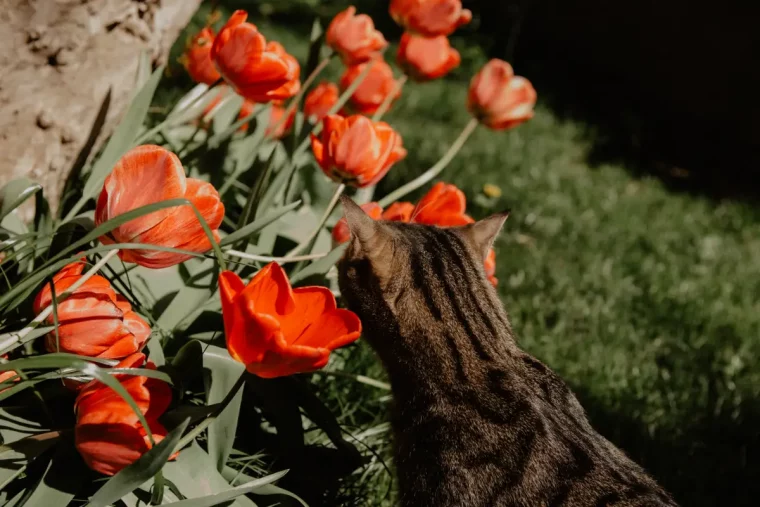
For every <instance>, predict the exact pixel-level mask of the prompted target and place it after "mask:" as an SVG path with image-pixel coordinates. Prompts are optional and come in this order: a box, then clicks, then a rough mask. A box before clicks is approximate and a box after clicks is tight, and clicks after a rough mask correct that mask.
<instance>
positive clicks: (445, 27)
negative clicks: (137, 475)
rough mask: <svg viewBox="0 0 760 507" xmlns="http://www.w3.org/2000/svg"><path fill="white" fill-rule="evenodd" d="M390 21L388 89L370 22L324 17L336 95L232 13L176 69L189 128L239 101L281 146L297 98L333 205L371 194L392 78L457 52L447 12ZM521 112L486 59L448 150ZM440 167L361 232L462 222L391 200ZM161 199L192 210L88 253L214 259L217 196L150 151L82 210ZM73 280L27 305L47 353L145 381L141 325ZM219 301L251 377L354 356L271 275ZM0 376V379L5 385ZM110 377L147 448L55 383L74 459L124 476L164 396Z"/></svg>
mask: <svg viewBox="0 0 760 507" xmlns="http://www.w3.org/2000/svg"><path fill="white" fill-rule="evenodd" d="M390 14H391V16H392V17H393V19H394V20H396V22H397V23H398V24H399V25H401V26H402V27H403V28H404V30H405V32H404V34H403V36H402V38H401V41H400V44H399V47H398V53H397V55H396V56H397V62H398V64H399V66H400V67H401V68H402V69H403V71H404V73H405V74H404V75H403V76H402V77H401V78H395V77H394V74H393V70H392V68H391V67H390V66H389V65H388V63H386V61H385V60H384V57H383V51H384V50H385V49H386V47H387V46H388V42H387V41H386V40H385V38H384V37H383V35H382V34H381V33H380V32H379V31H377V30H376V29H375V26H374V23H373V21H372V19H371V18H370V17H369V16H367V15H364V14H357V13H356V10H355V8H354V7H349V8H348V9H346V10H345V11H343V12H341V13H339V14H338V15H337V16H336V17H335V18H334V19H333V20H332V22H331V23H330V25H329V27H328V29H327V31H326V37H325V40H326V43H327V45H328V46H329V47H330V48H331V50H332V51H333V54H334V55H338V56H339V57H340V59H341V61H342V62H343V64H344V65H345V72H344V73H343V75H342V77H341V78H340V81H339V84H334V83H329V82H322V83H319V84H316V85H315V86H314V87H312V88H311V89H308V88H309V86H307V84H310V83H311V82H312V80H313V79H314V77H316V75H317V74H318V73H319V71H320V70H321V69H322V68H323V67H324V66H318V67H317V69H315V71H314V73H312V75H311V76H309V78H307V80H306V82H305V83H302V82H301V80H300V77H301V76H300V73H301V71H300V65H299V63H298V61H297V60H296V58H294V57H293V56H292V55H290V54H289V53H288V52H287V51H286V50H285V48H284V47H283V46H282V45H281V44H280V43H278V42H276V41H267V40H266V39H265V37H264V35H263V34H262V33H261V32H259V30H258V29H257V27H256V26H255V25H253V24H251V23H248V22H247V21H246V19H247V14H246V12H244V11H236V12H235V13H233V14H232V16H231V17H230V18H229V20H228V21H227V22H226V24H225V25H224V26H223V28H222V29H221V30H220V31H219V32H218V33H216V34H215V33H214V31H213V30H212V29H211V28H210V27H207V28H204V29H203V30H201V32H200V33H198V34H197V35H196V36H195V37H193V38H192V40H191V41H190V43H189V45H188V47H187V48H186V51H185V54H184V55H183V57H182V62H183V64H184V66H185V68H186V69H187V71H188V73H189V74H190V76H191V77H192V78H193V79H194V80H195V81H197V82H199V83H205V84H207V85H209V86H211V87H213V89H218V93H219V96H218V97H217V98H216V99H215V100H214V101H211V102H210V103H209V105H208V106H207V108H206V111H204V113H203V114H204V115H206V114H207V113H209V111H211V110H212V109H213V108H214V107H216V106H217V104H218V102H219V100H221V97H222V96H223V95H224V94H228V93H236V94H238V95H239V96H241V97H242V98H243V99H244V103H243V107H242V108H241V111H240V113H239V114H240V116H239V117H240V118H246V117H248V116H250V115H251V112H252V111H253V109H254V107H256V105H258V104H270V105H271V112H272V113H271V117H270V118H269V124H268V128H267V135H268V136H269V137H270V138H279V137H282V136H284V135H285V134H286V133H287V132H288V130H289V129H290V128H291V125H292V124H293V118H294V114H295V113H296V109H297V106H298V104H299V103H300V99H301V98H302V96H303V98H304V100H303V114H304V117H305V118H306V119H307V120H308V122H309V123H311V124H312V125H314V130H313V131H312V132H313V133H312V134H311V140H310V141H311V148H312V153H313V156H314V159H315V160H316V162H317V163H318V165H319V166H320V167H321V169H322V171H323V172H324V174H325V175H326V176H327V177H329V178H330V179H332V180H334V181H335V182H337V183H339V188H338V193H340V192H342V191H343V189H344V188H345V187H346V186H350V187H355V188H362V189H363V188H371V187H372V186H374V185H375V184H376V183H377V182H378V181H379V180H380V179H382V178H383V176H384V175H385V174H386V173H387V172H388V171H389V170H390V169H391V167H392V166H393V165H394V164H396V163H398V162H399V161H401V160H402V159H403V158H404V157H405V155H406V150H405V149H404V147H403V143H402V139H401V136H400V135H399V134H398V133H397V132H396V131H395V130H394V129H393V128H392V127H391V126H390V125H389V124H387V123H385V122H383V121H380V117H381V116H382V115H383V114H384V113H385V111H387V109H388V108H389V107H390V106H391V104H392V102H393V101H394V100H395V99H396V98H397V97H398V96H400V94H401V93H402V88H403V85H404V82H405V81H406V80H407V78H410V79H412V80H413V81H416V82H423V81H429V80H432V79H437V78H441V77H442V76H444V75H446V74H447V73H449V72H450V71H451V70H452V69H454V68H455V67H457V66H458V65H459V63H460V56H459V53H458V52H457V51H456V50H455V49H453V48H452V47H451V45H450V43H449V40H448V36H449V35H450V34H452V33H453V32H454V31H455V30H456V29H457V27H459V26H461V25H464V24H466V23H468V22H469V21H470V20H471V17H472V15H471V13H470V12H469V11H468V10H466V9H462V6H461V2H460V0H392V2H391V4H390ZM346 90H353V92H352V94H351V95H350V97H349V100H348V103H347V105H346V107H343V108H341V107H340V106H339V105H338V102H339V97H340V96H341V92H345V91H346ZM305 92H308V93H305ZM535 101H536V93H535V91H534V89H533V87H532V86H531V84H530V82H529V81H528V80H526V79H525V78H522V77H518V76H515V75H514V73H513V71H512V68H511V66H510V65H509V64H508V63H507V62H504V61H500V60H491V61H490V62H488V64H486V65H485V67H484V68H483V69H482V70H480V72H479V73H478V74H477V75H476V76H474V78H473V79H472V82H471V86H470V89H469V94H468V99H467V107H468V109H469V111H470V112H471V113H472V115H473V120H472V121H471V122H470V124H468V126H467V127H466V128H465V130H464V131H463V134H462V135H461V136H460V138H459V139H458V140H457V142H455V143H454V144H453V145H457V146H458V147H461V145H462V144H463V143H464V141H465V140H466V138H467V136H468V135H469V134H470V133H471V132H472V130H473V129H474V127H475V126H477V125H478V124H482V125H485V126H486V127H488V128H491V129H495V130H503V129H509V128H513V127H515V126H517V125H519V124H520V123H522V122H524V121H526V120H528V119H529V118H531V117H532V115H533V106H534V104H535ZM336 109H337V111H336ZM242 128H246V127H245V126H243V127H242ZM320 129H321V130H320ZM457 149H458V148H457ZM453 153H455V151H454V152H453ZM453 153H451V154H450V156H449V157H448V159H449V160H450V158H451V155H453ZM444 166H445V163H441V164H437V165H436V167H434V168H431V171H429V172H428V173H426V174H424V175H422V179H418V180H416V183H415V182H413V186H412V187H409V186H407V187H405V188H402V189H401V191H400V192H393V193H391V194H390V195H389V196H386V197H385V198H384V199H383V200H381V201H379V202H368V203H366V204H364V205H363V208H364V210H365V211H366V212H367V214H368V215H369V216H371V217H372V218H374V219H376V220H394V221H402V222H414V223H421V224H429V225H437V226H441V227H448V226H458V225H464V224H468V223H471V222H473V219H472V218H471V217H470V216H469V215H468V214H467V213H466V200H465V196H464V193H463V192H462V191H461V190H459V189H458V188H456V187H455V186H454V185H451V184H446V183H444V182H438V183H436V184H435V185H433V186H432V188H431V189H430V190H429V191H428V192H427V194H426V195H425V196H424V197H423V198H422V199H421V200H420V201H419V202H418V203H417V204H416V205H414V204H412V203H409V202H402V201H398V200H397V199H398V198H400V197H403V195H405V193H408V191H410V190H414V189H415V188H419V186H421V185H422V184H424V183H425V182H427V181H430V180H431V179H433V178H434V177H435V176H436V175H437V174H438V173H439V172H440V170H441V169H443V167H444ZM414 185H416V186H414ZM171 199H187V200H188V201H190V202H191V203H192V204H193V206H194V208H193V207H190V206H175V207H171V208H164V209H160V210H158V211H154V212H151V213H149V214H146V215H143V216H141V217H139V218H136V219H133V220H130V221H128V222H126V223H123V224H122V225H120V226H118V227H117V228H115V229H113V230H112V231H111V232H110V233H108V234H107V235H104V236H102V237H101V238H100V240H101V242H102V243H104V244H116V243H119V244H122V243H130V244H133V245H136V246H133V247H132V248H129V249H119V250H114V252H118V255H119V257H120V258H121V260H122V261H124V262H127V263H136V264H139V265H141V266H144V267H146V268H166V267H169V266H174V265H176V264H178V263H181V262H184V261H186V260H188V259H189V258H191V257H192V254H193V253H197V254H202V253H205V252H208V251H209V250H211V249H212V248H213V247H215V246H216V245H213V244H212V242H211V239H212V238H213V239H214V240H215V241H217V242H218V241H219V240H220V234H219V229H220V226H221V224H222V221H223V218H224V214H225V208H224V205H223V204H222V201H221V198H220V195H219V192H218V191H217V190H216V189H215V188H214V187H213V186H212V185H211V184H210V183H207V182H204V181H201V180H198V179H194V178H190V177H187V176H186V173H185V169H184V168H183V166H182V163H181V161H180V159H179V157H178V156H177V155H175V154H174V153H172V152H171V151H169V150H167V149H166V148H163V147H161V146H155V145H142V146H138V147H136V148H133V149H131V150H130V151H128V152H127V153H126V154H125V155H124V156H123V157H121V159H120V160H119V161H118V163H117V164H116V165H115V167H114V168H113V170H112V171H111V172H110V174H109V175H108V177H107V178H106V179H105V182H104V185H103V188H102V191H101V193H100V195H99V198H98V199H97V204H96V209H95V223H96V225H100V224H103V223H105V222H107V221H108V220H110V219H112V218H114V217H118V216H120V215H123V214H124V213H127V212H130V211H132V210H135V209H136V208H139V207H141V206H146V205H150V204H153V203H158V202H161V201H166V200H171ZM334 201H335V200H333V202H334ZM328 211H329V210H328ZM199 217H200V218H202V219H203V220H199ZM208 230H210V232H211V234H209V233H208V232H209V231H208ZM332 239H333V241H334V243H336V244H337V243H343V242H346V241H348V239H349V231H348V227H347V225H346V223H345V221H344V220H341V221H339V222H338V223H337V224H336V225H335V227H334V228H333V230H332ZM140 245H145V246H146V247H145V248H140ZM154 246H158V247H161V249H160V250H156V249H154V248H152V247H154ZM495 268H496V259H495V253H494V252H493V251H491V252H490V254H489V256H488V258H487V260H486V263H485V273H486V276H487V278H488V279H489V280H490V281H491V282H492V283H493V284H496V278H495V276H494V273H495ZM84 269H85V263H84V260H82V261H78V262H75V263H72V264H70V265H68V266H66V267H65V268H64V269H63V270H62V271H60V272H59V273H58V274H56V275H55V277H54V278H53V280H52V284H50V285H46V286H45V288H44V289H42V291H41V292H40V293H39V294H38V295H37V298H36V300H35V302H34V311H35V312H36V313H37V314H38V317H39V318H42V319H44V321H45V322H46V323H48V324H50V325H53V324H55V325H56V330H55V331H54V332H51V333H50V334H49V335H47V337H46V339H45V340H46V341H45V347H46V349H47V350H48V351H50V352H69V353H73V354H78V355H80V356H89V357H93V358H101V359H111V360H113V362H117V361H118V364H117V365H116V367H118V368H130V367H143V368H153V367H154V366H153V365H152V364H151V363H150V362H146V356H145V355H144V354H143V353H142V352H141V350H142V349H143V347H144V346H145V344H146V342H147V341H148V339H149V337H150V335H151V326H150V325H149V323H148V322H146V320H145V319H143V318H142V317H140V316H139V315H137V314H136V313H135V312H134V311H133V310H132V308H131V306H130V304H129V303H128V302H127V301H126V300H125V299H124V298H123V297H122V296H121V295H119V294H118V293H117V292H116V291H115V290H114V288H113V287H112V286H111V284H110V283H109V281H108V280H107V279H106V278H104V277H102V276H100V275H98V274H89V276H87V275H83V272H84ZM83 280H84V281H83ZM51 285H52V287H53V288H54V290H55V294H61V293H64V292H66V291H68V292H69V294H68V297H67V298H66V299H65V300H63V301H61V302H60V303H58V305H57V310H56V312H55V313H56V319H55V321H54V319H53V315H51V312H50V307H51V303H52V300H53V298H54V293H53V292H52V291H51ZM73 286H74V287H75V290H71V288H72V287H73ZM219 293H220V298H221V306H222V314H223V320H224V330H225V337H226V343H227V348H228V351H229V353H230V355H231V356H232V357H233V358H234V359H236V360H237V361H240V362H242V363H243V364H245V366H246V368H247V370H248V371H249V372H250V373H253V374H255V375H258V376H260V377H263V378H272V377H279V376H284V375H291V374H295V373H299V372H308V371H312V370H315V369H318V368H321V367H323V366H324V365H325V364H327V362H328V359H329V356H330V352H331V351H332V350H334V349H336V348H338V347H342V346H344V345H346V344H348V343H351V342H353V341H354V340H356V339H357V338H358V337H359V335H360V333H361V323H360V321H359V319H358V317H357V316H356V315H355V314H353V313H351V312H350V311H348V310H344V309H340V308H338V307H337V305H336V300H335V297H334V295H333V293H332V292H331V291H330V290H329V289H327V288H325V287H319V286H311V287H297V288H293V287H291V284H290V282H289V280H288V277H287V275H286V273H285V272H284V270H283V269H282V268H281V267H280V266H279V265H278V264H277V263H274V262H273V263H270V264H268V265H266V266H265V267H264V268H263V269H261V270H260V271H258V273H257V274H256V275H255V276H254V277H253V278H252V279H251V280H250V282H249V283H247V284H246V283H245V282H244V281H243V280H241V278H240V277H239V276H238V275H237V274H236V273H235V272H233V271H222V272H221V274H220V276H219ZM8 373H9V372H6V373H5V374H3V375H4V377H3V380H7V379H8V378H11V377H12V375H8ZM116 378H117V379H118V380H119V381H120V382H121V383H122V385H123V386H124V387H125V388H126V390H127V391H128V392H129V394H130V395H132V397H133V399H134V400H135V402H136V404H137V406H138V407H139V409H140V411H141V412H142V414H143V416H144V417H145V419H146V420H147V421H148V424H149V426H150V430H151V434H152V437H151V438H149V436H148V435H147V434H146V433H147V432H146V430H145V428H143V426H142V424H141V423H140V421H139V419H138V417H137V415H136V414H135V413H134V412H133V410H132V408H131V407H130V406H129V405H128V404H127V402H126V401H125V400H124V399H123V398H122V397H121V396H120V395H118V394H116V393H115V392H114V391H112V390H111V388H110V387H107V386H105V385H103V384H101V383H100V382H98V381H97V380H93V381H91V382H89V383H77V382H69V383H68V384H67V386H68V387H70V388H71V389H73V390H76V391H77V393H78V394H77V400H76V404H75V410H76V415H77V422H76V428H75V436H76V447H77V449H78V450H79V452H80V454H81V455H82V456H83V458H84V459H85V461H86V463H87V464H88V465H89V466H90V467H91V468H93V469H94V470H96V471H98V472H101V473H104V474H108V475H112V474H114V473H116V472H118V471H119V470H121V469H122V468H123V467H125V466H126V465H128V464H130V463H132V462H134V461H135V460H136V459H137V458H138V457H140V456H141V455H142V454H143V453H145V452H146V451H147V450H148V449H150V447H151V446H152V445H153V443H155V442H157V441H160V439H161V438H163V437H164V436H165V435H166V430H165V429H164V428H163V426H161V424H160V423H159V422H158V418H159V417H160V416H161V415H162V413H163V412H164V411H165V410H166V409H167V407H168V406H169V403H170V401H171V390H170V389H169V387H168V385H167V384H165V383H164V382H162V381H159V380H156V379H153V378H148V377H145V376H134V375H116Z"/></svg>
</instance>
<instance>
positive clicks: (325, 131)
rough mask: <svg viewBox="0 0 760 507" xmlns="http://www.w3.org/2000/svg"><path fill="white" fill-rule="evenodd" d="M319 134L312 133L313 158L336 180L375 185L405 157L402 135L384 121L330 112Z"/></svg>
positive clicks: (323, 121) (362, 185) (361, 184)
mask: <svg viewBox="0 0 760 507" xmlns="http://www.w3.org/2000/svg"><path fill="white" fill-rule="evenodd" d="M322 125H323V128H322V132H321V133H320V135H319V137H317V136H315V135H313V134H312V136H311V147H312V151H313V152H314V158H315V159H316V160H317V163H318V164H319V165H320V167H321V168H322V170H323V171H324V173H325V174H326V175H327V176H328V177H330V178H332V179H333V180H335V181H339V182H343V183H346V184H348V185H352V186H355V187H359V188H362V187H366V186H369V185H374V184H375V183H377V182H378V181H380V180H381V179H382V177H383V176H385V174H386V173H387V172H388V170H389V169H390V168H391V166H392V165H393V164H395V163H396V162H398V161H399V160H401V159H403V158H404V157H405V156H406V150H405V149H404V147H403V146H402V144H401V136H399V135H398V134H397V133H396V131H394V130H393V129H392V128H391V127H390V126H389V125H388V124H387V123H384V122H373V121H372V120H370V119H369V118H366V117H364V116H360V115H353V116H349V117H347V118H344V117H342V116H338V115H329V116H326V117H325V118H324V120H322Z"/></svg>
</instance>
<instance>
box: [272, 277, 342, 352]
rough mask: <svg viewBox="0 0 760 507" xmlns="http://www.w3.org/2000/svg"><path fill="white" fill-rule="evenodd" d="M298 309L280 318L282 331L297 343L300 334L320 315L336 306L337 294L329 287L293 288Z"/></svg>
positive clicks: (290, 342) (290, 341)
mask: <svg viewBox="0 0 760 507" xmlns="http://www.w3.org/2000/svg"><path fill="white" fill-rule="evenodd" d="M293 299H294V302H295V309H296V311H294V312H291V313H290V314H288V315H286V316H283V317H282V318H281V319H280V324H281V326H282V333H283V334H284V335H285V336H286V337H292V338H291V340H289V344H292V343H296V342H298V340H299V339H300V338H299V337H300V335H301V334H302V333H303V332H304V331H305V330H306V328H307V327H309V326H310V325H311V324H312V323H314V322H316V321H317V320H318V319H319V318H320V316H321V315H322V314H323V313H325V312H327V311H330V310H333V309H335V308H336V306H337V305H336V303H335V296H334V295H333V293H332V292H331V291H330V289H328V288H327V287H299V288H297V289H294V290H293Z"/></svg>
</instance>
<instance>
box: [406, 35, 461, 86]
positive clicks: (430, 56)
mask: <svg viewBox="0 0 760 507" xmlns="http://www.w3.org/2000/svg"><path fill="white" fill-rule="evenodd" d="M396 61H397V62H398V64H399V66H400V67H401V68H402V69H404V72H405V73H406V74H407V75H408V76H409V77H411V78H412V79H414V80H415V81H429V80H431V79H438V78H439V77H443V76H445V75H446V74H448V73H449V72H450V71H451V70H452V69H455V68H456V67H458V66H459V62H460V57H459V52H458V51H457V50H456V49H454V48H452V47H451V44H449V39H448V38H446V36H445V35H440V36H438V37H422V36H419V35H413V34H410V33H409V32H406V33H404V35H402V36H401V43H400V44H399V47H398V53H397V54H396Z"/></svg>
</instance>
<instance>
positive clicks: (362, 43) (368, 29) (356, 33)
mask: <svg viewBox="0 0 760 507" xmlns="http://www.w3.org/2000/svg"><path fill="white" fill-rule="evenodd" d="M325 42H326V43H327V45H328V46H330V47H331V48H332V49H333V50H334V51H335V52H336V53H338V54H339V55H340V57H341V59H342V60H343V63H345V64H346V65H355V64H357V63H362V62H366V61H367V60H369V59H370V58H372V56H373V55H374V54H375V53H377V52H378V51H380V50H382V49H385V47H386V46H387V45H388V41H386V40H385V37H383V34H382V33H380V32H379V31H377V30H375V24H374V23H373V22H372V18H371V17H369V16H367V15H366V14H359V15H358V16H357V15H356V7H354V6H351V7H349V8H348V9H346V10H345V11H343V12H340V13H338V15H337V16H335V18H333V20H332V21H331V22H330V26H328V27H327V34H326V35H325Z"/></svg>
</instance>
